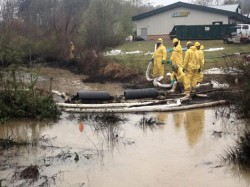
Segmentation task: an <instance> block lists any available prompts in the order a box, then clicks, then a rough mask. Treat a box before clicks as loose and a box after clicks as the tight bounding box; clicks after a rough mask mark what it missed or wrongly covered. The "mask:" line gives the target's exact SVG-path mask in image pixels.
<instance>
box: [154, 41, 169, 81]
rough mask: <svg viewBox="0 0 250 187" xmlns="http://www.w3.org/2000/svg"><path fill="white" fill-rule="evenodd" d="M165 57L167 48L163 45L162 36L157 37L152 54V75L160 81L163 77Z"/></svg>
mask: <svg viewBox="0 0 250 187" xmlns="http://www.w3.org/2000/svg"><path fill="white" fill-rule="evenodd" d="M166 59H167V50H166V47H165V46H164V45H163V40H162V38H158V40H157V43H156V50H155V52H154V54H153V56H152V60H151V61H153V64H154V66H153V77H154V78H157V81H161V80H162V79H163V78H164V71H165V69H164V67H165V66H164V64H165V63H166Z"/></svg>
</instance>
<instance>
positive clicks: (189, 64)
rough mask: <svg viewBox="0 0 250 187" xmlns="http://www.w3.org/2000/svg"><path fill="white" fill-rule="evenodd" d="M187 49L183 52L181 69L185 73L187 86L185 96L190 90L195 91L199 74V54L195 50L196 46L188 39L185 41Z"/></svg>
mask: <svg viewBox="0 0 250 187" xmlns="http://www.w3.org/2000/svg"><path fill="white" fill-rule="evenodd" d="M187 48H188V50H187V51H186V53H185V57H184V62H183V69H184V72H185V75H186V81H187V84H188V85H189V86H188V88H189V89H188V90H186V91H185V92H186V93H185V94H186V96H189V95H190V92H195V87H196V85H197V79H198V76H199V73H198V71H199V69H200V63H199V58H198V57H199V55H198V52H197V50H196V47H195V46H193V44H192V43H191V42H190V41H189V42H187Z"/></svg>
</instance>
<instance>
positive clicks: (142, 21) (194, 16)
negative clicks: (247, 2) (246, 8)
mask: <svg viewBox="0 0 250 187" xmlns="http://www.w3.org/2000/svg"><path fill="white" fill-rule="evenodd" d="M132 20H133V22H134V23H135V25H136V30H137V35H138V36H141V37H142V38H144V39H146V40H150V39H155V38H157V37H163V38H168V34H169V33H170V31H171V30H172V28H173V27H174V26H175V25H210V24H211V25H212V24H216V23H221V24H237V23H250V18H248V17H246V16H244V15H243V14H241V9H240V6H239V5H238V4H237V5H228V6H226V5H223V6H217V7H205V6H200V5H195V4H190V3H184V2H177V3H174V4H171V5H168V6H164V7H161V8H158V9H154V10H152V11H149V12H146V13H143V14H139V15H136V16H134V17H132Z"/></svg>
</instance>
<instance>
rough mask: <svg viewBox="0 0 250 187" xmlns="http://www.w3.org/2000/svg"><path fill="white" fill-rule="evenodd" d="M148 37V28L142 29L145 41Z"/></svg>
mask: <svg viewBox="0 0 250 187" xmlns="http://www.w3.org/2000/svg"><path fill="white" fill-rule="evenodd" d="M147 36H148V30H147V28H141V37H142V38H143V39H144V40H147Z"/></svg>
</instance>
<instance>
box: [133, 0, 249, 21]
mask: <svg viewBox="0 0 250 187" xmlns="http://www.w3.org/2000/svg"><path fill="white" fill-rule="evenodd" d="M179 7H185V8H189V9H194V10H200V11H203V12H210V13H214V14H220V15H226V16H228V17H230V18H234V19H236V20H240V21H243V22H245V23H250V18H248V17H246V16H244V15H242V14H239V13H237V12H236V11H234V12H232V11H228V10H223V9H218V8H212V7H207V6H201V5H195V4H190V3H184V2H181V1H179V2H177V3H173V4H171V5H167V6H164V7H161V8H157V9H154V10H151V11H149V12H145V13H143V14H139V15H136V16H133V17H132V20H133V21H138V20H141V19H144V18H147V17H151V16H154V15H156V14H160V13H163V12H166V11H168V10H171V9H175V8H179Z"/></svg>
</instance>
